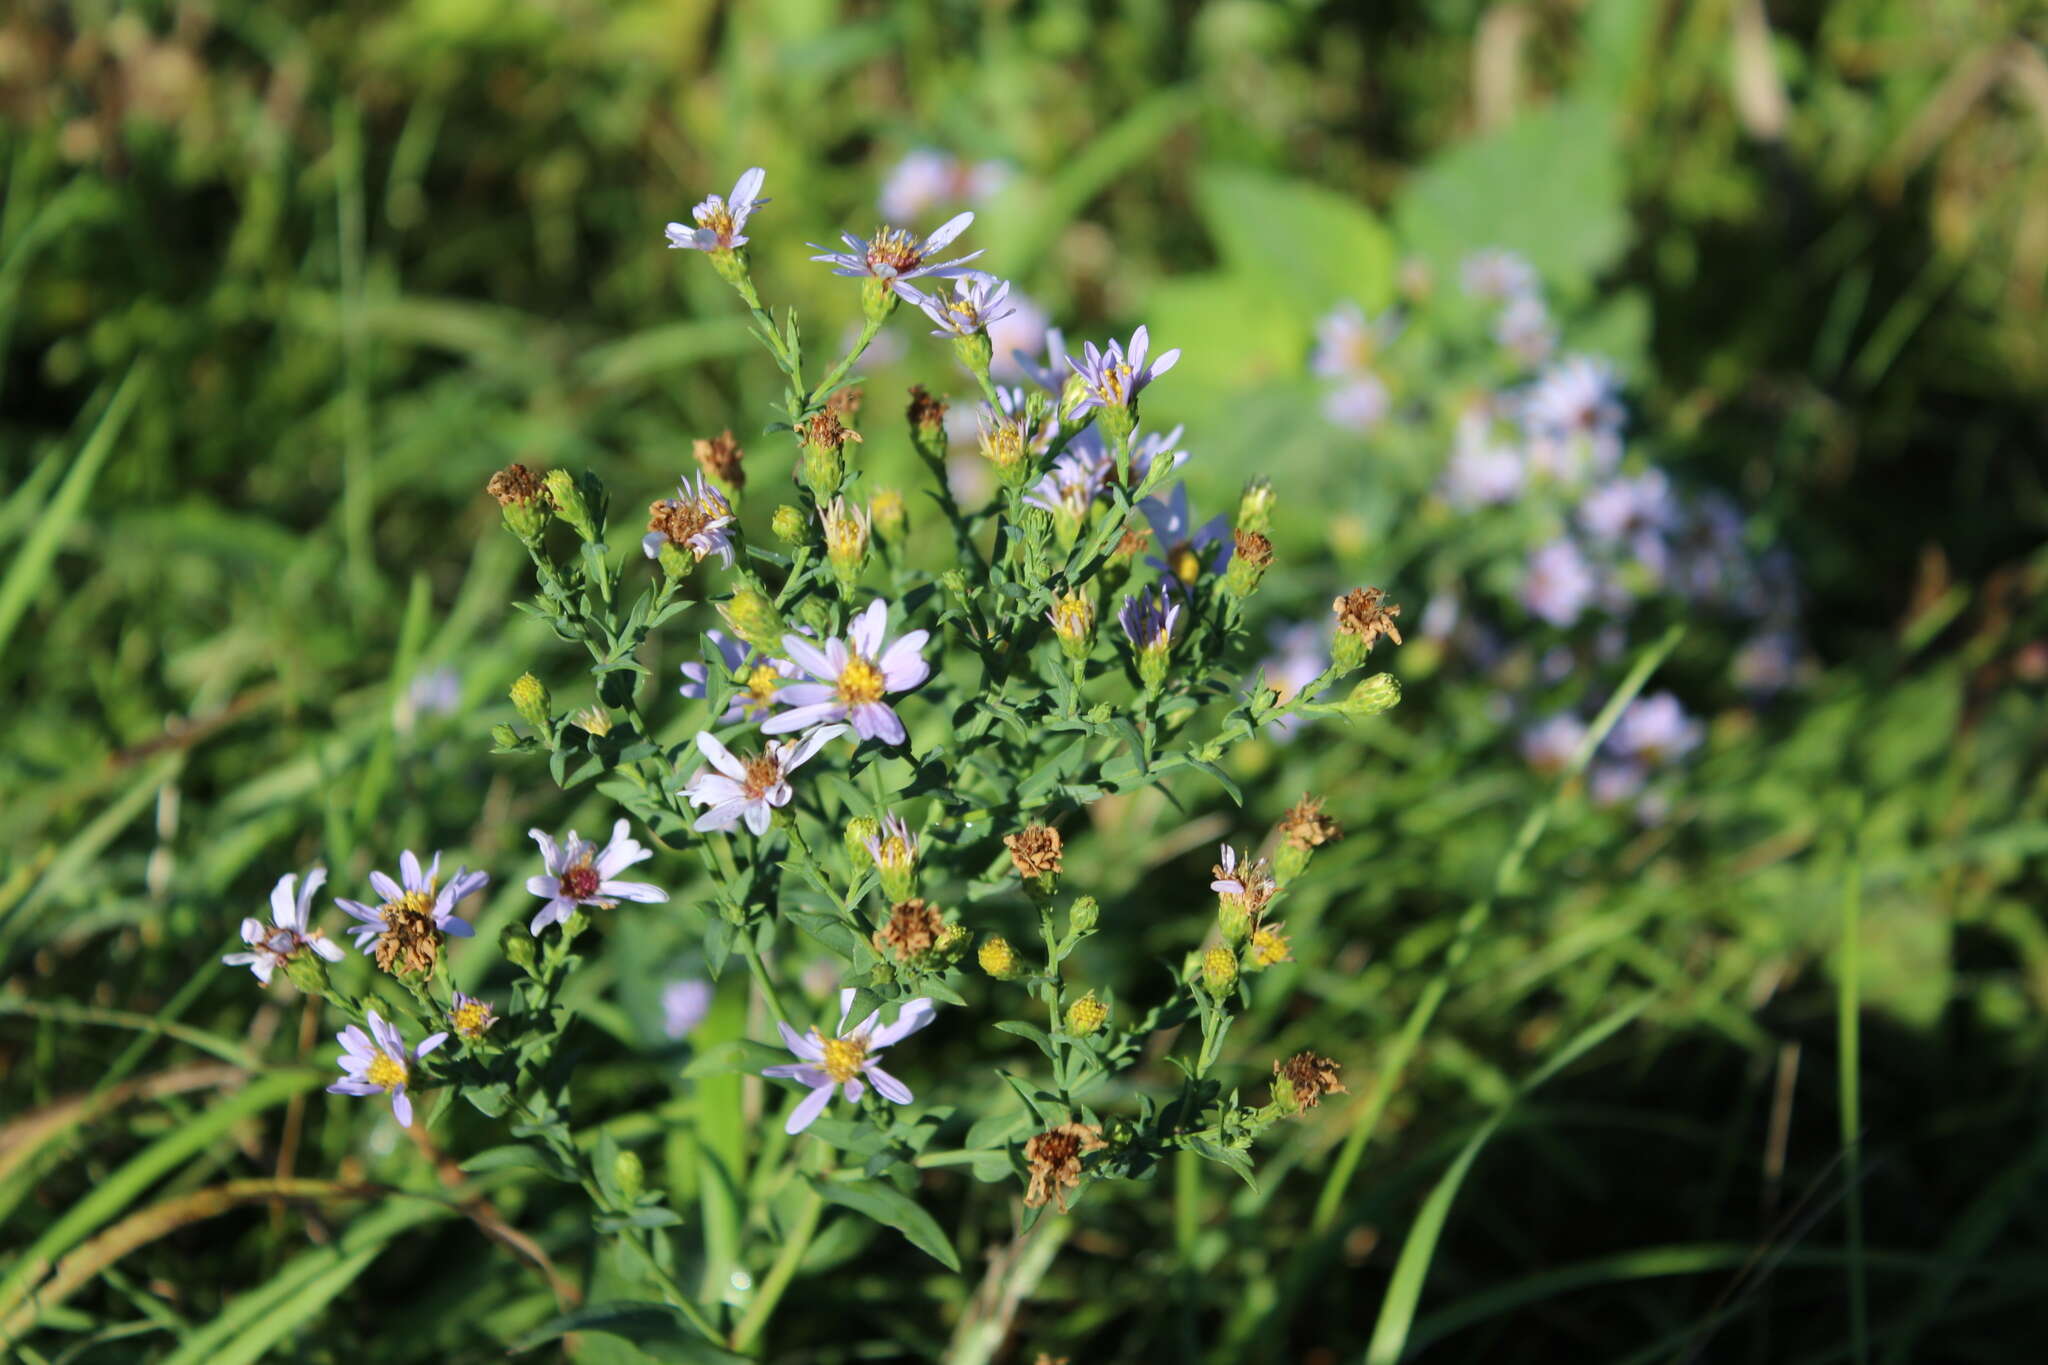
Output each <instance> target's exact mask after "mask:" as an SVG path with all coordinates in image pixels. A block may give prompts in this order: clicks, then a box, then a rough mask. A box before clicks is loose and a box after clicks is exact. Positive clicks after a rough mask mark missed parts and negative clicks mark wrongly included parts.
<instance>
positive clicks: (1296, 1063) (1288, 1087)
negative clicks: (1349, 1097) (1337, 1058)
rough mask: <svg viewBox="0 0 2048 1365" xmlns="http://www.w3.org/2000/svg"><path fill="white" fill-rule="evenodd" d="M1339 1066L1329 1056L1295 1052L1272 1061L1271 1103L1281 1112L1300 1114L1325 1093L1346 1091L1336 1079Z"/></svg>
mask: <svg viewBox="0 0 2048 1365" xmlns="http://www.w3.org/2000/svg"><path fill="white" fill-rule="evenodd" d="M1340 1070H1341V1068H1340V1067H1339V1066H1338V1065H1337V1063H1335V1062H1333V1061H1331V1060H1330V1059H1329V1058H1328V1057H1318V1056H1317V1055H1316V1054H1315V1053H1313V1052H1297V1053H1295V1054H1294V1055H1293V1056H1292V1057H1289V1058H1288V1059H1287V1060H1286V1061H1285V1062H1275V1063H1273V1103H1274V1105H1275V1106H1276V1107H1278V1109H1279V1110H1280V1112H1281V1113H1283V1114H1299V1113H1302V1112H1303V1111H1305V1110H1309V1109H1313V1108H1315V1107H1316V1106H1317V1105H1318V1104H1320V1103H1322V1100H1323V1096H1325V1095H1343V1094H1348V1093H1349V1092H1348V1091H1346V1090H1345V1089H1344V1083H1343V1082H1342V1081H1340V1080H1339V1079H1338V1073H1339V1071H1340Z"/></svg>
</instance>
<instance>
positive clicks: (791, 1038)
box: [775, 1019, 825, 1062]
mask: <svg viewBox="0 0 2048 1365" xmlns="http://www.w3.org/2000/svg"><path fill="white" fill-rule="evenodd" d="M775 1027H776V1028H777V1029H778V1030H780V1031H781V1033H782V1045H783V1046H784V1047H786V1048H788V1049H789V1050H790V1051H791V1052H793V1053H795V1054H796V1055H797V1056H799V1057H801V1058H803V1059H804V1060H805V1061H807V1062H820V1061H823V1060H824V1059H825V1049H824V1048H823V1047H822V1046H820V1045H819V1043H818V1040H817V1039H815V1038H813V1037H812V1036H811V1035H810V1034H808V1033H798V1032H797V1031H796V1030H795V1029H793V1028H791V1027H790V1026H789V1025H788V1024H785V1023H783V1022H782V1021H781V1020H780V1019H778V1020H776V1021H775Z"/></svg>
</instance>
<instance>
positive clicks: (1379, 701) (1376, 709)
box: [1330, 635, 1401, 716]
mask: <svg viewBox="0 0 2048 1365" xmlns="http://www.w3.org/2000/svg"><path fill="white" fill-rule="evenodd" d="M1337 638H1338V639H1339V640H1340V641H1341V640H1342V639H1343V638H1344V637H1343V636H1341V635H1340V636H1338V637H1337ZM1400 701H1401V684H1400V683H1399V682H1398V681H1396V680H1395V678H1394V675H1393V674H1391V673H1375V674H1373V675H1372V676H1371V677H1370V678H1367V679H1366V680H1365V681H1363V682H1361V683H1359V684H1358V686H1356V687H1354V688H1352V689H1351V694H1350V695H1349V696H1347V697H1345V698H1344V700H1342V701H1340V702H1338V703H1337V704H1336V705H1335V706H1334V707H1332V708H1330V709H1332V710H1335V711H1336V712H1337V713H1338V714H1339V715H1344V716H1377V715H1379V714H1380V713H1381V712H1382V711H1391V710H1393V709H1394V707H1396V706H1398V705H1399V704H1400Z"/></svg>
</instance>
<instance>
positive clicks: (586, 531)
mask: <svg viewBox="0 0 2048 1365" xmlns="http://www.w3.org/2000/svg"><path fill="white" fill-rule="evenodd" d="M547 490H548V499H549V501H551V502H553V503H554V505H555V512H556V513H557V514H558V515H559V516H560V517H561V518H562V520H563V521H566V522H568V523H569V524H570V525H571V526H573V527H575V528H576V534H577V535H579V536H582V537H583V538H584V539H585V540H596V539H597V524H596V522H595V521H594V520H592V518H591V515H590V504H589V503H588V502H587V501H586V500H585V499H584V496H583V489H582V487H581V486H580V485H579V484H578V483H577V481H576V476H575V475H573V474H571V473H570V472H569V471H568V470H566V469H550V470H549V471H548V476H547Z"/></svg>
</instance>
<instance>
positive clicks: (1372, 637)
mask: <svg viewBox="0 0 2048 1365" xmlns="http://www.w3.org/2000/svg"><path fill="white" fill-rule="evenodd" d="M1330 610H1331V611H1333V612H1335V613H1336V614H1337V642H1336V647H1335V650H1334V654H1335V656H1336V662H1337V666H1338V667H1339V668H1342V669H1344V670H1346V671H1347V672H1348V671H1349V670H1351V669H1354V668H1356V667H1358V666H1359V665H1360V664H1362V663H1364V662H1365V656H1366V655H1367V654H1369V653H1371V652H1372V647H1373V645H1374V644H1375V643H1377V642H1378V640H1379V638H1380V637H1381V636H1382V635H1384V636H1386V637H1387V638H1388V639H1389V640H1392V641H1393V642H1394V643H1395V644H1397V645H1398V644H1400V643H1401V631H1400V629H1399V628H1398V627H1397V626H1395V624H1394V618H1395V617H1397V616H1399V615H1400V614H1401V608H1400V607H1399V606H1398V605H1396V604H1394V603H1391V602H1388V601H1387V600H1386V594H1385V593H1384V592H1381V591H1380V590H1379V589H1378V588H1353V589H1352V590H1351V591H1350V592H1347V593H1345V594H1344V595H1343V596H1342V597H1339V598H1337V599H1336V600H1335V601H1334V602H1332V603H1330Z"/></svg>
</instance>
